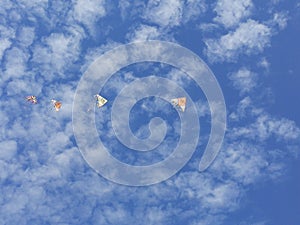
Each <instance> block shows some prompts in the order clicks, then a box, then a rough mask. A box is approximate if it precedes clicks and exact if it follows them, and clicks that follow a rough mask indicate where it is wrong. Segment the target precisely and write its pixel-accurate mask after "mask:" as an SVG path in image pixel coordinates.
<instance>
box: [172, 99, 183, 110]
mask: <svg viewBox="0 0 300 225" xmlns="http://www.w3.org/2000/svg"><path fill="white" fill-rule="evenodd" d="M171 103H172V105H173V106H177V107H179V108H180V109H181V110H182V112H184V110H185V106H186V97H182V98H173V99H171Z"/></svg>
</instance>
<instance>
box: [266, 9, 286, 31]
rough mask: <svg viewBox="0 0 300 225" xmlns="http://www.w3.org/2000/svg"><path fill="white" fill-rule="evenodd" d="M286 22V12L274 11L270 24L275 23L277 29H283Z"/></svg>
mask: <svg viewBox="0 0 300 225" xmlns="http://www.w3.org/2000/svg"><path fill="white" fill-rule="evenodd" d="M287 23H288V16H287V13H284V12H279V13H274V15H273V18H272V20H271V21H270V24H271V25H277V26H278V28H279V30H283V29H284V28H285V27H286V26H287Z"/></svg>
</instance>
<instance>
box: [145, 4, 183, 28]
mask: <svg viewBox="0 0 300 225" xmlns="http://www.w3.org/2000/svg"><path fill="white" fill-rule="evenodd" d="M182 7H183V6H182V2H181V1H180V0H171V1H160V0H150V1H149V2H148V4H147V8H146V12H145V18H146V19H148V20H150V21H152V22H154V23H156V24H158V25H160V26H163V27H167V26H169V27H173V26H178V25H179V24H180V22H181V18H182Z"/></svg>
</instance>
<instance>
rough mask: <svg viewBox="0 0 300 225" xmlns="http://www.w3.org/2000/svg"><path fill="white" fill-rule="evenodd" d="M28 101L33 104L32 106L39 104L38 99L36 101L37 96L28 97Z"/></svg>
mask: <svg viewBox="0 0 300 225" xmlns="http://www.w3.org/2000/svg"><path fill="white" fill-rule="evenodd" d="M26 100H27V101H28V102H31V103H32V104H37V99H36V96H34V95H31V96H27V97H26Z"/></svg>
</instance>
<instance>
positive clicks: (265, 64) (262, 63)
mask: <svg viewBox="0 0 300 225" xmlns="http://www.w3.org/2000/svg"><path fill="white" fill-rule="evenodd" d="M258 65H259V66H261V67H262V68H264V69H265V70H267V71H269V68H270V63H269V61H268V60H267V59H266V58H265V57H263V58H262V59H261V60H260V61H259V62H258Z"/></svg>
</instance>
